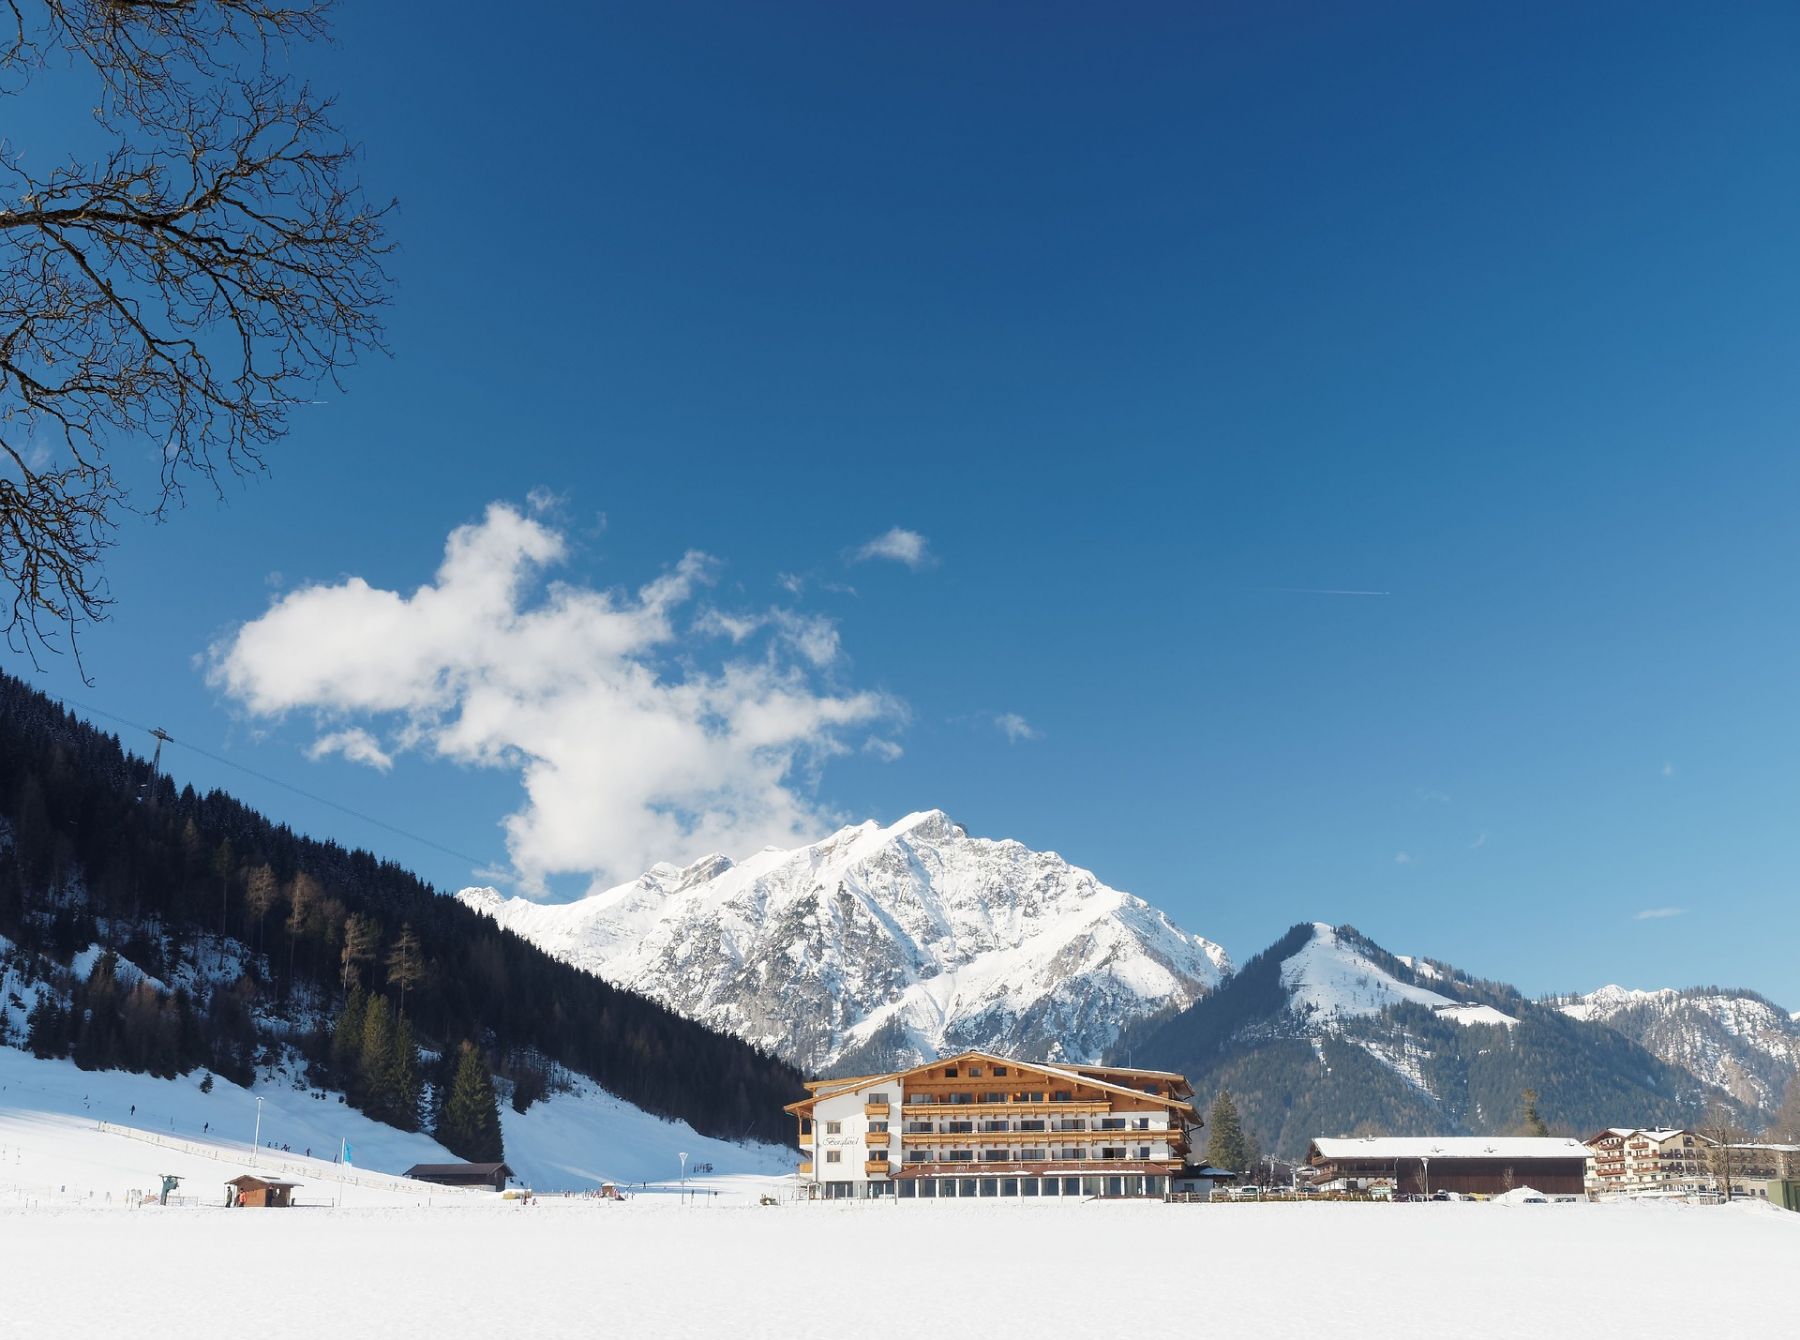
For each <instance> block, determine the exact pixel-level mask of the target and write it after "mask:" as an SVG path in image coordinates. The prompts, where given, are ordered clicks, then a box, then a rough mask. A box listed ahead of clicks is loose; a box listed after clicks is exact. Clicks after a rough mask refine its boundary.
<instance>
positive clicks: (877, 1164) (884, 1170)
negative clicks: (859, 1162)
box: [863, 1159, 893, 1177]
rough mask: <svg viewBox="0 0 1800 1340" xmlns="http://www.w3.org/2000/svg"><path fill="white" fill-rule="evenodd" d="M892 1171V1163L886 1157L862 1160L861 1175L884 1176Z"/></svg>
mask: <svg viewBox="0 0 1800 1340" xmlns="http://www.w3.org/2000/svg"><path fill="white" fill-rule="evenodd" d="M892 1171H893V1165H891V1164H890V1163H889V1162H888V1161H887V1160H886V1159H865V1160H863V1176H864V1177H886V1176H887V1175H888V1174H889V1173H890V1172H892Z"/></svg>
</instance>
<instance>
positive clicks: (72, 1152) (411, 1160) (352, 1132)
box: [0, 1046, 799, 1204]
mask: <svg viewBox="0 0 1800 1340" xmlns="http://www.w3.org/2000/svg"><path fill="white" fill-rule="evenodd" d="M200 1082H201V1075H200V1074H199V1073H195V1074H191V1075H187V1076H184V1077H182V1078H179V1079H158V1078H156V1077H155V1076H153V1075H141V1074H134V1073H132V1072H129V1071H124V1070H95V1071H87V1070H80V1069H77V1068H76V1066H75V1065H74V1063H73V1062H71V1061H49V1060H41V1059H39V1058H38V1057H35V1056H32V1055H30V1054H29V1053H27V1052H23V1051H20V1050H18V1049H17V1048H13V1047H4V1046H0V1148H4V1149H5V1150H7V1151H8V1153H9V1157H8V1158H6V1159H5V1160H4V1165H5V1166H3V1167H0V1185H4V1186H21V1185H28V1186H32V1187H33V1190H34V1194H36V1195H38V1196H39V1198H41V1195H42V1193H43V1192H44V1188H46V1187H48V1186H49V1185H50V1184H51V1183H52V1182H54V1184H55V1185H63V1184H67V1183H70V1182H72V1181H74V1182H80V1183H81V1184H82V1185H83V1186H84V1187H85V1188H87V1189H91V1190H95V1191H97V1192H98V1193H100V1194H102V1195H104V1193H105V1192H106V1191H108V1190H116V1191H120V1192H122V1191H124V1190H126V1189H127V1188H130V1187H138V1188H142V1187H144V1186H151V1187H154V1186H155V1185H156V1184H155V1182H154V1180H153V1179H150V1174H151V1173H154V1172H162V1171H170V1172H182V1173H184V1175H192V1176H195V1177H198V1178H202V1179H203V1180H204V1179H207V1178H211V1177H212V1174H214V1173H217V1174H218V1176H217V1178H216V1179H214V1181H207V1182H206V1185H205V1188H204V1190H205V1194H206V1195H207V1196H209V1197H210V1196H211V1195H212V1194H213V1192H214V1190H215V1189H216V1188H215V1181H216V1183H218V1184H222V1183H223V1182H224V1180H225V1178H227V1177H232V1176H235V1175H237V1174H238V1173H240V1172H245V1171H248V1170H249V1162H248V1160H249V1155H250V1151H251V1148H252V1147H253V1145H254V1143H255V1140H256V1138H257V1132H258V1124H257V1100H258V1099H259V1098H260V1099H261V1100H262V1114H261V1117H262V1119H261V1127H260V1130H261V1139H262V1142H263V1146H264V1147H263V1148H262V1149H260V1150H259V1151H258V1154H257V1157H258V1159H259V1160H260V1163H261V1164H262V1165H267V1164H268V1163H269V1162H270V1161H271V1160H280V1161H282V1162H285V1163H290V1164H294V1165H295V1166H296V1167H298V1168H300V1169H302V1170H301V1171H291V1172H290V1173H289V1174H288V1175H290V1176H293V1177H295V1178H296V1179H297V1180H299V1181H301V1182H302V1183H306V1184H309V1185H310V1186H311V1187H312V1191H311V1193H310V1194H311V1195H312V1196H314V1197H318V1196H321V1195H326V1194H327V1193H328V1192H333V1191H334V1189H335V1185H336V1184H335V1183H332V1182H331V1178H332V1177H333V1176H334V1175H335V1172H336V1170H335V1169H334V1168H333V1167H332V1166H331V1164H330V1162H329V1160H330V1159H331V1158H333V1157H334V1156H335V1155H336V1153H337V1151H338V1147H339V1141H344V1142H347V1143H348V1144H349V1146H350V1150H351V1159H352V1164H353V1169H354V1170H355V1171H359V1172H371V1173H391V1174H398V1173H401V1172H403V1171H405V1170H406V1169H407V1168H409V1167H411V1166H412V1165H413V1164H415V1163H454V1162H456V1161H457V1159H456V1155H454V1154H452V1153H450V1152H449V1151H448V1150H446V1149H445V1148H444V1147H443V1146H442V1145H440V1144H438V1143H437V1141H435V1140H433V1139H432V1138H431V1137H430V1136H428V1135H425V1134H423V1133H420V1132H416V1131H401V1130H396V1129H395V1128H394V1127H392V1126H386V1125H383V1124H382V1123H380V1122H378V1121H373V1120H371V1119H369V1118H368V1117H365V1116H364V1115H363V1114H362V1113H360V1112H358V1111H357V1110H356V1109H354V1108H352V1107H349V1106H348V1105H346V1104H345V1103H343V1102H342V1101H341V1100H340V1098H339V1097H338V1095H337V1094H335V1093H324V1094H323V1096H320V1094H321V1091H319V1090H315V1089H304V1088H301V1089H296V1088H294V1087H293V1085H292V1084H291V1083H284V1082H279V1081H277V1082H273V1083H271V1082H268V1081H262V1082H259V1083H257V1084H256V1085H255V1086H254V1087H252V1088H250V1089H243V1088H240V1087H238V1086H237V1085H235V1084H232V1083H231V1082H230V1081H228V1080H225V1079H222V1078H220V1077H218V1076H216V1075H215V1076H214V1077H213V1083H212V1090H211V1092H210V1093H202V1092H201V1091H200ZM101 1122H108V1123H112V1124H114V1125H117V1126H123V1127H131V1128H135V1129H137V1130H141V1131H143V1132H146V1133H149V1134H151V1135H156V1136H160V1137H162V1138H164V1139H168V1140H174V1141H176V1142H178V1144H179V1146H180V1148H179V1149H177V1150H176V1151H174V1152H170V1151H169V1150H166V1149H162V1148H157V1147H155V1146H152V1145H149V1144H145V1143H142V1142H140V1141H136V1140H132V1139H131V1138H130V1137H128V1136H124V1135H105V1133H104V1132H100V1131H99V1130H98V1125H99V1123H101ZM500 1125H501V1133H502V1139H503V1141H504V1144H505V1150H506V1161H507V1164H508V1165H509V1166H510V1167H511V1168H512V1169H513V1171H514V1172H516V1173H517V1174H518V1175H519V1178H520V1180H522V1181H524V1182H525V1183H527V1184H528V1185H530V1186H533V1187H535V1188H537V1189H538V1190H540V1191H564V1190H587V1189H591V1188H593V1187H597V1186H598V1185H599V1184H600V1183H601V1182H607V1181H611V1182H619V1183H628V1182H642V1181H655V1180H660V1179H670V1178H674V1177H676V1176H678V1175H679V1174H680V1171H681V1160H680V1157H679V1156H680V1154H681V1153H682V1152H683V1151H685V1152H686V1153H687V1155H688V1167H689V1168H690V1169H692V1168H694V1167H697V1166H699V1165H701V1164H711V1165H712V1166H713V1168H714V1169H715V1170H716V1171H717V1172H718V1173H720V1174H725V1173H757V1174H768V1175H779V1174H783V1173H791V1172H792V1171H793V1170H794V1166H795V1164H796V1163H797V1162H798V1159H799V1156H798V1154H797V1153H793V1152H790V1151H788V1150H785V1149H780V1148H776V1147H774V1146H770V1145H737V1144H731V1143H729V1142H727V1141H724V1140H714V1139H710V1138H708V1137H706V1136H702V1135H696V1134H695V1133H694V1130H693V1128H692V1127H690V1126H688V1125H687V1124H686V1123H685V1122H671V1121H664V1120H662V1119H661V1118H659V1117H654V1116H651V1115H650V1114H649V1113H647V1112H645V1111H643V1110H642V1109H640V1108H636V1107H633V1106H632V1105H631V1104H629V1103H626V1102H623V1101H622V1100H620V1099H618V1098H616V1097H614V1096H613V1095H612V1094H609V1093H607V1092H606V1091H605V1090H603V1089H601V1088H599V1087H598V1086H597V1085H594V1084H591V1083H589V1082H587V1081H578V1082H577V1085H576V1087H575V1089H574V1090H573V1091H572V1092H564V1093H553V1094H551V1095H550V1096H549V1097H547V1098H545V1099H543V1100H542V1101H540V1102H537V1103H533V1104H532V1105H531V1107H530V1109H529V1110H528V1111H526V1112H524V1113H522V1114H521V1113H518V1112H515V1111H513V1110H512V1108H511V1107H510V1106H507V1105H505V1104H502V1106H501V1109H500ZM76 1136H82V1137H86V1136H97V1137H98V1136H104V1137H105V1138H99V1139H95V1140H86V1139H76V1138H75V1137H76ZM270 1142H273V1143H274V1144H275V1145H276V1146H277V1149H275V1150H269V1149H268V1148H267V1146H268V1144H269V1143H270ZM280 1146H286V1149H285V1150H283V1149H281V1148H279V1147H280ZM309 1153H310V1155H311V1158H312V1160H313V1161H314V1162H313V1165H312V1166H311V1167H310V1170H308V1165H307V1158H308V1155H309ZM27 1156H29V1157H32V1158H34V1159H36V1160H37V1162H38V1163H39V1164H40V1165H41V1167H42V1170H43V1178H42V1179H41V1180H42V1186H37V1185H35V1184H36V1183H37V1182H38V1181H39V1180H40V1179H38V1178H37V1176H36V1174H33V1175H30V1176H28V1175H27V1174H26V1173H25V1172H24V1171H23V1162H24V1160H25V1158H26V1157H27ZM196 1159H200V1160H203V1162H201V1163H198V1164H197V1163H196V1162H195V1160H196ZM173 1160H185V1162H182V1163H181V1166H179V1167H177V1166H174V1163H173V1162H172V1161H173ZM215 1162H217V1163H218V1166H214V1164H215ZM226 1163H229V1164H231V1165H232V1166H230V1167H225V1166H224V1165H225V1164H226ZM90 1165H91V1166H90ZM221 1169H222V1170H221ZM58 1170H60V1173H58ZM52 1174H58V1175H55V1176H52ZM130 1177H137V1179H138V1180H129V1178H130ZM121 1179H126V1180H121ZM368 1190H369V1188H362V1189H360V1190H358V1191H355V1192H353V1191H351V1190H345V1191H344V1192H343V1194H344V1196H345V1201H344V1203H346V1204H352V1203H388V1201H387V1200H384V1195H386V1193H387V1192H388V1191H394V1192H396V1193H397V1194H399V1195H400V1198H401V1201H402V1202H403V1203H408V1204H410V1203H411V1201H412V1199H413V1198H414V1197H413V1191H412V1189H410V1188H409V1187H399V1188H384V1187H377V1188H375V1192H380V1193H381V1194H374V1193H371V1194H370V1195H362V1192H363V1191H368ZM306 1196H307V1193H303V1194H302V1199H303V1200H304V1199H306ZM359 1196H360V1197H361V1200H360V1201H359V1199H358V1197H359ZM388 1199H391V1197H389V1198H388ZM310 1203H313V1204H317V1203H319V1202H318V1200H317V1199H314V1200H312V1201H311V1202H310Z"/></svg>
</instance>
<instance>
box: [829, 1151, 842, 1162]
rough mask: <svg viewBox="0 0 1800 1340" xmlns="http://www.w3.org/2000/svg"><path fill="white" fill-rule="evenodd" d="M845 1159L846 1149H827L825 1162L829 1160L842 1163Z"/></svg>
mask: <svg viewBox="0 0 1800 1340" xmlns="http://www.w3.org/2000/svg"><path fill="white" fill-rule="evenodd" d="M843 1161H844V1151H843V1150H841V1149H827V1150H826V1151H825V1162H827V1163H842V1162H843Z"/></svg>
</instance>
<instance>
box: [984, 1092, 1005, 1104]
mask: <svg viewBox="0 0 1800 1340" xmlns="http://www.w3.org/2000/svg"><path fill="white" fill-rule="evenodd" d="M981 1101H982V1102H984V1103H1004V1102H1005V1101H1006V1095H1005V1094H1003V1093H984V1094H982V1095H981Z"/></svg>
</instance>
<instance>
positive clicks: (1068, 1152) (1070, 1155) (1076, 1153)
mask: <svg viewBox="0 0 1800 1340" xmlns="http://www.w3.org/2000/svg"><path fill="white" fill-rule="evenodd" d="M1057 1157H1058V1158H1065V1159H1078V1158H1080V1157H1081V1149H1080V1148H1079V1146H1076V1145H1070V1146H1068V1147H1067V1148H1066V1149H1064V1150H1063V1151H1062V1153H1061V1154H1059V1155H1058V1156H1057Z"/></svg>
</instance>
